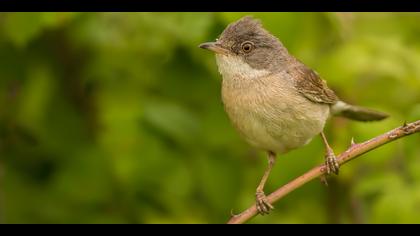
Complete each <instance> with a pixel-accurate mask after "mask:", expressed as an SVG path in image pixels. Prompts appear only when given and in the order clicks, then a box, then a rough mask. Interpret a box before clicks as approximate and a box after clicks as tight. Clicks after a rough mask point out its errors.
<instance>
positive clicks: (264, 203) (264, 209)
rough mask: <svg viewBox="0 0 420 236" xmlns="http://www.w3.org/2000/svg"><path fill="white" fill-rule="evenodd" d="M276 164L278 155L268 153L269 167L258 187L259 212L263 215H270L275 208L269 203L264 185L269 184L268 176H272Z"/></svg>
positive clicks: (257, 203) (257, 204) (257, 202)
mask: <svg viewBox="0 0 420 236" xmlns="http://www.w3.org/2000/svg"><path fill="white" fill-rule="evenodd" d="M275 162H276V154H275V153H274V152H271V151H269V152H268V167H267V169H266V170H265V172H264V175H263V177H262V178H261V181H260V184H259V185H258V187H257V191H256V194H255V196H256V206H257V210H258V212H259V213H260V214H261V215H264V214H268V213H269V212H270V210H272V209H274V207H273V206H272V205H271V204H270V203H269V202H268V200H267V197H266V196H265V193H264V185H265V182H267V179H268V176H269V175H270V172H271V169H272V168H273V166H274V163H275Z"/></svg>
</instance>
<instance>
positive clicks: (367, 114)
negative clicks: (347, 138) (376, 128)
mask: <svg viewBox="0 0 420 236" xmlns="http://www.w3.org/2000/svg"><path fill="white" fill-rule="evenodd" d="M331 108H332V114H333V115H337V116H344V117H346V118H349V119H352V120H358V121H379V120H383V119H385V118H387V117H388V116H389V115H388V114H386V113H383V112H380V111H375V110H372V109H369V108H365V107H359V106H354V105H350V104H347V103H345V102H342V101H339V102H337V103H336V104H334V105H333V106H331Z"/></svg>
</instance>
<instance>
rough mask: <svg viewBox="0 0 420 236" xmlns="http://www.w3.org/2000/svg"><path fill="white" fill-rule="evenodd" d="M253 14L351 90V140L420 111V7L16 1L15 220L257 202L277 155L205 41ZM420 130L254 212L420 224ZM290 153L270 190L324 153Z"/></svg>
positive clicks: (90, 219) (126, 218)
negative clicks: (40, 9)
mask: <svg viewBox="0 0 420 236" xmlns="http://www.w3.org/2000/svg"><path fill="white" fill-rule="evenodd" d="M244 15H253V16H255V17H257V18H260V19H261V20H262V21H263V24H264V26H265V27H266V28H267V29H268V30H269V31H271V32H272V33H273V34H275V35H276V36H278V37H279V39H280V40H281V41H282V42H283V44H284V45H285V46H286V47H287V48H288V49H289V51H290V52H291V53H292V54H293V55H295V56H296V57H297V58H299V59H300V60H302V61H303V62H304V63H305V64H307V65H308V66H310V67H312V68H314V69H315V70H316V71H317V72H318V73H319V74H320V75H321V76H322V77H323V78H324V79H325V80H327V81H328V85H329V86H330V87H331V88H332V89H333V90H334V91H336V93H337V94H338V96H339V97H341V98H342V99H343V100H345V101H347V102H350V103H354V104H358V105H363V106H367V107H372V108H375V109H378V110H381V111H384V112H387V113H389V114H390V115H391V117H390V118H389V119H387V120H385V121H382V122H377V123H358V122H353V121H348V120H346V119H342V118H334V119H332V120H330V122H329V123H328V125H327V127H326V135H327V137H328V139H329V140H330V144H331V145H332V146H333V148H334V150H335V152H336V153H340V152H342V151H343V150H345V149H346V148H347V147H348V145H349V144H350V140H351V138H352V137H354V138H355V141H356V142H361V141H364V140H367V139H369V138H372V137H374V136H376V135H379V134H381V133H384V132H386V131H388V130H390V129H392V128H394V127H397V126H400V125H401V124H403V122H404V121H408V122H409V121H414V120H416V119H419V118H420V66H419V65H420V24H419V22H420V14H419V13H248V14H247V13H1V14H0V223H224V222H225V221H227V220H228V219H229V216H230V212H231V210H233V212H234V213H239V212H240V211H241V210H244V209H245V208H247V207H248V206H250V204H252V203H253V202H254V192H255V188H256V186H257V184H258V182H259V179H260V177H261V176H262V173H263V171H264V169H265V167H266V159H265V154H264V153H263V152H262V151H259V150H254V149H253V148H251V147H249V146H248V145H247V144H246V143H245V142H244V141H242V139H241V138H240V137H239V136H238V134H237V133H236V132H235V131H234V129H233V127H232V126H231V125H230V123H229V120H228V119H227V117H226V115H225V113H224V111H223V106H222V103H221V99H220V80H221V78H220V76H219V74H218V72H217V67H216V64H215V60H214V56H213V55H212V54H211V53H209V52H207V51H204V50H201V49H199V48H198V47H197V46H198V45H199V44H200V43H202V42H206V41H212V40H214V39H215V38H216V37H217V36H218V35H219V34H220V33H221V31H222V30H223V29H224V27H226V25H227V24H228V23H230V22H232V21H234V20H237V19H238V18H240V17H241V16H244ZM419 145H420V135H418V134H416V135H413V136H410V137H408V138H405V139H402V140H399V141H397V142H394V143H391V144H389V145H386V146H384V147H382V148H380V149H378V150H375V151H372V152H370V153H368V154H366V155H364V156H363V157H361V158H359V159H357V160H355V161H352V162H350V163H349V164H348V165H346V166H344V167H343V168H342V169H341V172H340V175H339V176H338V177H333V178H330V179H329V183H330V186H329V187H325V186H324V185H322V184H321V182H320V181H318V180H316V181H312V182H310V183H309V184H307V185H305V186H303V187H302V188H300V189H298V190H296V191H295V192H293V193H291V194H290V195H288V196H287V197H286V198H284V199H282V200H281V201H280V202H278V203H277V204H275V207H276V209H275V211H274V212H272V214H270V215H269V216H264V217H260V216H259V217H256V218H254V219H253V220H252V221H250V222H251V223H420V148H419ZM323 153H324V150H323V146H322V142H321V140H320V138H319V137H316V138H315V139H314V140H313V141H312V142H311V143H310V144H308V145H307V146H305V147H303V148H301V149H299V150H295V151H293V152H290V153H288V154H286V155H283V156H279V158H278V161H277V164H276V167H275V168H274V171H273V172H272V174H271V176H270V178H269V181H268V184H267V186H266V190H267V192H271V191H273V190H274V189H275V188H277V187H279V186H281V185H283V184H284V183H286V182H287V181H289V180H291V179H293V178H294V177H296V176H299V175H300V174H302V173H304V172H305V171H307V170H308V169H310V168H312V167H313V166H315V165H318V164H321V163H322V162H323Z"/></svg>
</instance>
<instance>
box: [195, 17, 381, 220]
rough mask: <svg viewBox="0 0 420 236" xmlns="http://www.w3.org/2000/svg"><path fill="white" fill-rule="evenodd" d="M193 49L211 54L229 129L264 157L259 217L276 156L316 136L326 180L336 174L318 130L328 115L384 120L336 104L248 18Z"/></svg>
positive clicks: (258, 194) (323, 83)
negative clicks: (323, 163)
mask: <svg viewBox="0 0 420 236" xmlns="http://www.w3.org/2000/svg"><path fill="white" fill-rule="evenodd" d="M199 47H200V48H202V49H207V50H210V51H212V52H214V54H215V57H216V64H217V67H218V70H219V72H220V74H221V76H222V85H221V97H222V102H223V107H224V110H225V112H226V113H227V116H228V118H229V120H230V121H231V123H232V125H233V126H234V128H235V129H236V130H237V131H238V133H239V134H240V136H241V137H243V138H244V139H245V141H246V142H247V143H248V144H250V145H251V146H252V147H254V148H257V149H260V150H263V151H265V152H266V153H267V159H268V166H267V168H266V170H265V172H264V174H263V176H262V178H261V180H260V183H259V185H258V187H257V188H256V192H255V198H256V203H255V204H256V208H257V210H258V212H259V213H260V214H261V215H264V214H268V213H269V212H270V211H271V210H272V209H274V207H273V206H272V204H270V203H269V202H268V200H267V197H266V194H265V193H264V186H265V183H266V182H267V179H268V177H269V174H270V172H271V170H272V168H273V166H274V165H275V161H276V157H277V155H283V154H285V153H287V152H289V151H291V150H294V149H297V148H301V147H303V146H305V145H306V144H308V143H309V142H310V141H311V140H312V139H313V138H314V137H315V136H318V135H320V136H321V138H322V141H323V144H324V146H325V150H326V152H325V169H326V171H325V172H326V175H331V174H332V173H334V174H337V175H338V173H339V163H338V162H337V158H336V156H335V154H334V152H333V149H332V148H331V147H330V145H329V143H328V141H327V138H326V136H325V134H324V131H323V130H324V127H325V124H326V122H327V120H328V119H329V118H330V117H332V116H343V117H346V118H349V119H352V120H357V121H379V120H382V119H385V118H387V117H388V114H386V113H384V112H380V111H376V110H373V109H370V108H365V107H361V106H356V105H351V104H348V103H346V102H344V101H342V100H341V99H340V98H339V97H338V96H337V95H336V94H335V93H334V91H333V90H331V89H330V88H329V87H328V86H327V83H326V81H325V80H323V79H321V77H320V75H319V74H318V73H317V72H316V71H314V70H312V69H311V68H309V67H308V66H306V65H305V64H304V63H303V62H301V61H300V60H298V59H297V58H296V57H294V56H293V55H291V54H290V53H289V51H288V50H287V49H286V47H285V46H284V45H283V44H282V42H281V41H280V40H279V39H278V38H277V37H276V36H274V35H273V34H271V33H270V32H269V31H268V30H266V29H265V28H264V27H263V25H262V22H261V20H259V19H255V18H253V17H252V16H245V17H242V18H241V19H239V20H237V21H235V22H233V23H231V24H229V25H228V26H227V27H226V28H225V29H224V30H223V32H222V33H221V34H220V36H219V37H218V38H217V39H216V40H215V41H214V42H206V43H202V44H200V45H199Z"/></svg>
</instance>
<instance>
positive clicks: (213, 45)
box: [198, 42, 229, 55]
mask: <svg viewBox="0 0 420 236" xmlns="http://www.w3.org/2000/svg"><path fill="white" fill-rule="evenodd" d="M198 47H199V48H202V49H207V50H210V51H213V52H214V53H218V54H224V55H227V54H228V53H229V50H227V49H226V48H224V47H222V45H220V44H219V43H217V42H208V43H202V44H200V45H199V46H198Z"/></svg>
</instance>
